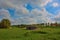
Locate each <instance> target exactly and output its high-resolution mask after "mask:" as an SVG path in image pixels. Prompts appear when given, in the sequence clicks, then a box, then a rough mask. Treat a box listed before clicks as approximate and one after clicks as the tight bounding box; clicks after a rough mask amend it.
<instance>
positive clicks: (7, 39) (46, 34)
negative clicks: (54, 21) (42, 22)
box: [0, 28, 60, 40]
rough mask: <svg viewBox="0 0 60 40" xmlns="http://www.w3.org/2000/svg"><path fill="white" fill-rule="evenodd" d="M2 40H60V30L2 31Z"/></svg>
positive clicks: (16, 29) (17, 29)
mask: <svg viewBox="0 0 60 40" xmlns="http://www.w3.org/2000/svg"><path fill="white" fill-rule="evenodd" d="M0 40H60V28H40V29H37V30H25V29H23V28H12V29H0Z"/></svg>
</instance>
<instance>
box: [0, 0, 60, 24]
mask: <svg viewBox="0 0 60 40" xmlns="http://www.w3.org/2000/svg"><path fill="white" fill-rule="evenodd" d="M4 18H6V19H9V20H10V21H11V23H12V24H37V23H47V22H49V23H51V22H56V21H57V22H60V0H0V20H2V19H4Z"/></svg>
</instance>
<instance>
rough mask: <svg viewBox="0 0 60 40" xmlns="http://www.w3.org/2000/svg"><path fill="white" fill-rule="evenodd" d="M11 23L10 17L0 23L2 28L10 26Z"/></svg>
mask: <svg viewBox="0 0 60 40" xmlns="http://www.w3.org/2000/svg"><path fill="white" fill-rule="evenodd" d="M10 26H11V23H10V21H9V20H8V19H3V20H2V21H1V23H0V28H9V27H10Z"/></svg>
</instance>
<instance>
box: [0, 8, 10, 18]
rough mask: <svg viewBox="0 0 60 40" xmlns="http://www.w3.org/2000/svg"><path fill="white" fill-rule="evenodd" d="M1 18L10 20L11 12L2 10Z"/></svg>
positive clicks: (0, 10)
mask: <svg viewBox="0 0 60 40" xmlns="http://www.w3.org/2000/svg"><path fill="white" fill-rule="evenodd" d="M0 18H2V19H3V18H4V19H10V14H9V11H8V10H5V9H0Z"/></svg>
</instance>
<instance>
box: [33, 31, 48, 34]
mask: <svg viewBox="0 0 60 40" xmlns="http://www.w3.org/2000/svg"><path fill="white" fill-rule="evenodd" d="M32 33H39V34H48V33H47V32H44V31H32Z"/></svg>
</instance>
